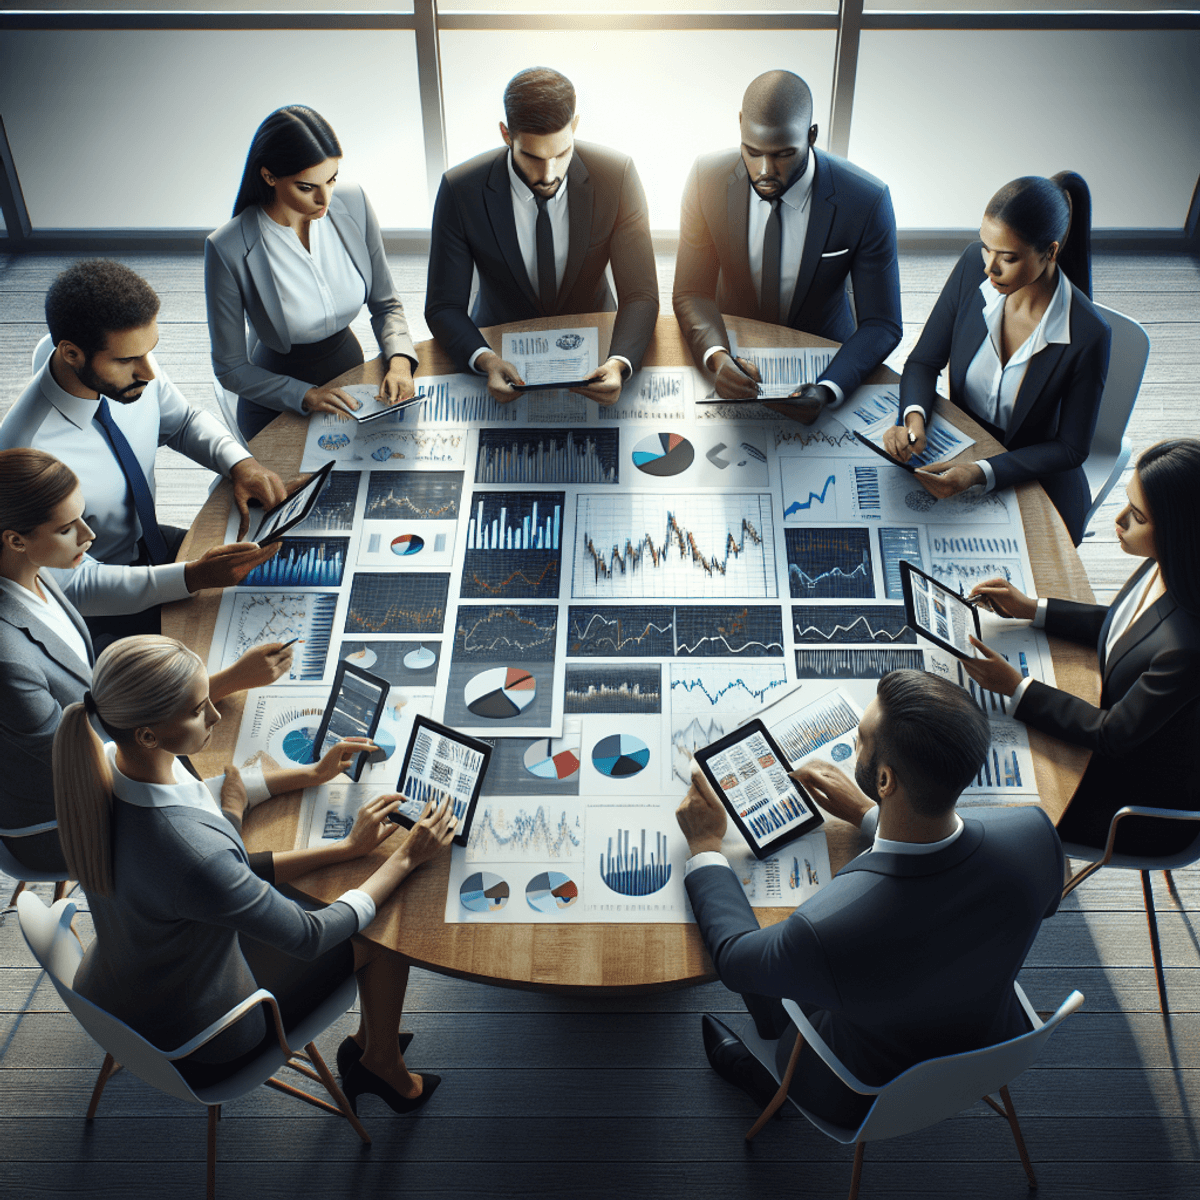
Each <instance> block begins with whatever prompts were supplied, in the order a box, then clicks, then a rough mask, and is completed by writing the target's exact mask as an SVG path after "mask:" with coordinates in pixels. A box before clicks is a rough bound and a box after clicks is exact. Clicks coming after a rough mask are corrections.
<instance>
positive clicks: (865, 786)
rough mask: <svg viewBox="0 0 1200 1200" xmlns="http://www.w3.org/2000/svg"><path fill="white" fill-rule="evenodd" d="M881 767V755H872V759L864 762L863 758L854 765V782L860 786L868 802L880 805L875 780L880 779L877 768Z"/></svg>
mask: <svg viewBox="0 0 1200 1200" xmlns="http://www.w3.org/2000/svg"><path fill="white" fill-rule="evenodd" d="M878 765H879V755H877V754H872V755H871V757H870V759H868V760H867V761H866V762H863V760H862V759H861V758H859V759H858V761H857V762H856V763H855V764H854V782H855V783H857V784H858V786H859V788H860V789H861V791H862V793H863V795H864V796H866V797H867V799H868V800H874V801H875V803H876V804H878V803H879V792H878V791H877V790H876V787H875V780H876V778H877V777H878V771H877V769H876V768H877V767H878Z"/></svg>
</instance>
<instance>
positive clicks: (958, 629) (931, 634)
mask: <svg viewBox="0 0 1200 1200" xmlns="http://www.w3.org/2000/svg"><path fill="white" fill-rule="evenodd" d="M900 583H901V585H902V586H903V588H904V608H905V612H906V616H907V620H908V623H909V625H911V626H912V628H913V629H915V630H916V631H917V633H919V634H921V636H922V637H925V638H928V639H929V641H931V642H933V643H934V644H935V645H938V646H941V647H942V648H943V649H944V650H949V651H950V653H951V654H953V655H956V656H957V657H958V658H974V657H975V647H974V646H972V645H971V643H970V642H969V641H968V640H967V639H968V638H969V637H970V635H971V634H974V635H975V636H976V637H978V636H979V613H978V612H977V611H976V609H975V606H974V605H972V604H968V603H967V602H966V600H964V599H963V597H962V596H960V595H959V594H958V593H957V592H952V591H950V589H949V588H947V587H945V586H944V585H943V584H940V583H938V581H937V580H936V579H934V578H933V577H932V576H930V575H926V574H925V572H924V571H921V570H918V569H917V568H916V567H914V566H913V565H912V563H910V562H908V561H907V560H904V559H901V561H900Z"/></svg>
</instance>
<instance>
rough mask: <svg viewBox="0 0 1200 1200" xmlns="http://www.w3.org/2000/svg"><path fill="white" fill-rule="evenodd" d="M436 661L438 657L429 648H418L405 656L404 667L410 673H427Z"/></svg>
mask: <svg viewBox="0 0 1200 1200" xmlns="http://www.w3.org/2000/svg"><path fill="white" fill-rule="evenodd" d="M436 660H437V655H436V654H434V652H433V651H432V650H430V648H429V647H428V646H418V647H417V648H416V649H415V650H410V651H409V652H408V653H407V654H406V655H405V656H404V665H405V666H406V667H407V668H408V669H409V670H410V671H425V670H427V669H428V668H429V667H432V666H433V664H434V662H435V661H436Z"/></svg>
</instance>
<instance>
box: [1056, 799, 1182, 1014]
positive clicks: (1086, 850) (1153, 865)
mask: <svg viewBox="0 0 1200 1200" xmlns="http://www.w3.org/2000/svg"><path fill="white" fill-rule="evenodd" d="M1125 817H1162V818H1163V819H1164V820H1168V821H1196V822H1198V824H1197V827H1196V836H1195V837H1194V838H1192V841H1191V843H1190V845H1188V846H1186V847H1185V848H1184V849H1182V850H1180V851H1178V852H1177V853H1175V854H1160V855H1158V856H1150V855H1147V854H1114V853H1113V843H1114V842H1115V840H1116V836H1117V822H1118V821H1121V820H1122V819H1124V818H1125ZM1063 853H1064V854H1066V856H1067V857H1068V858H1082V859H1086V860H1088V862H1089V864H1090V865H1089V866H1086V867H1084V868H1083V870H1082V871H1079V872H1077V873H1076V874H1074V875H1072V876H1071V878H1070V879H1069V880H1068V881H1067V885H1066V886H1065V887H1064V888H1063V893H1062V894H1063V898H1064V899H1065V898H1066V897H1067V896H1069V895H1070V894H1071V893H1072V892H1073V891H1074V890H1075V889H1076V888H1077V887H1078V886H1079V885H1080V884H1081V883H1082V882H1083V881H1084V880H1085V879H1086V878H1087V877H1088V876H1089V875H1092V874H1094V873H1095V872H1096V871H1098V870H1100V868H1101V867H1116V868H1117V870H1119V871H1140V872H1141V874H1142V898H1143V899H1144V900H1145V902H1146V924H1147V925H1148V926H1149V927H1150V950H1151V952H1152V954H1153V955H1154V978H1155V982H1156V983H1157V984H1158V1007H1159V1011H1160V1012H1161V1013H1162V1014H1163V1016H1166V1015H1167V1014H1168V1013H1169V1012H1170V1008H1169V1007H1168V1005H1167V979H1166V976H1165V975H1164V974H1163V963H1162V950H1161V948H1160V947H1159V944H1158V919H1157V917H1156V916H1155V912H1154V890H1153V888H1152V887H1151V885H1150V872H1151V871H1161V872H1162V873H1163V875H1164V877H1165V878H1166V881H1167V886H1168V887H1169V886H1171V884H1172V882H1173V881H1172V879H1171V872H1172V871H1174V870H1177V869H1178V868H1180V867H1190V866H1191V865H1192V863H1194V862H1200V812H1196V811H1186V810H1181V809H1175V808H1146V807H1143V806H1142V805H1132V804H1129V805H1126V806H1125V807H1124V808H1122V809H1118V810H1117V812H1116V813H1114V814H1113V819H1112V824H1111V825H1109V827H1108V840H1107V842H1106V843H1105V846H1104V849H1103V850H1097V849H1096V848H1095V847H1094V846H1083V845H1080V844H1079V843H1078V842H1063Z"/></svg>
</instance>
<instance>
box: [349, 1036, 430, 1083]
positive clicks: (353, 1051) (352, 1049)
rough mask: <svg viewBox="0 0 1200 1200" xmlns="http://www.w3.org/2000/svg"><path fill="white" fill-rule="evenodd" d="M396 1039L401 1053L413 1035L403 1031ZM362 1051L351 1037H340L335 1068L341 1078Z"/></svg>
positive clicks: (360, 1056)
mask: <svg viewBox="0 0 1200 1200" xmlns="http://www.w3.org/2000/svg"><path fill="white" fill-rule="evenodd" d="M396 1040H397V1041H398V1042H399V1043H400V1053H401V1054H403V1053H404V1052H405V1050H407V1049H408V1047H409V1043H410V1042H411V1041H412V1040H413V1035H412V1034H411V1033H408V1032H405V1033H402V1034H400V1035H399V1037H398V1038H397V1039H396ZM362 1053H363V1052H362V1047H361V1046H360V1045H359V1044H358V1043H357V1042H356V1041H355V1040H354V1039H353V1038H352V1037H346V1038H343V1039H342V1044H341V1045H340V1046H339V1047H338V1048H337V1069H338V1074H339V1075H340V1076H341V1077H342V1078H343V1079H345V1078H346V1072H347V1071H348V1070H350V1068H351V1067H352V1066H354V1064H355V1063H356V1062H358V1060H359V1059H360V1058H362Z"/></svg>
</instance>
